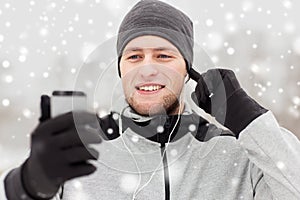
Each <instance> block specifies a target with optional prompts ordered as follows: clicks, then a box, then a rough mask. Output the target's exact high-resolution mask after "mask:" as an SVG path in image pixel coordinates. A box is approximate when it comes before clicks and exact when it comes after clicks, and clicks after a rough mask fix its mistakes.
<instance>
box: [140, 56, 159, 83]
mask: <svg viewBox="0 0 300 200" xmlns="http://www.w3.org/2000/svg"><path fill="white" fill-rule="evenodd" d="M157 67H158V66H157V64H156V63H155V61H154V60H153V58H152V57H151V56H146V57H145V59H144V62H143V63H142V66H141V67H140V68H139V73H140V75H141V76H142V77H144V78H147V77H151V76H156V75H157V74H158V68H157Z"/></svg>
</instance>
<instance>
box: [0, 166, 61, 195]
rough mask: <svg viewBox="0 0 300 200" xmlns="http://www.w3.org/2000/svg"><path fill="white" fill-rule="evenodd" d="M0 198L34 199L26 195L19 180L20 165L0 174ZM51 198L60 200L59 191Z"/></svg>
mask: <svg viewBox="0 0 300 200" xmlns="http://www.w3.org/2000/svg"><path fill="white" fill-rule="evenodd" d="M0 199H1V200H34V199H32V198H31V197H30V196H28V195H27V193H26V192H25V189H24V187H23V185H22V181H21V173H20V167H18V168H15V169H10V170H8V171H6V172H4V173H3V174H2V175H1V176H0ZM51 200H61V198H60V192H58V194H57V195H56V196H55V197H53V198H52V199H51Z"/></svg>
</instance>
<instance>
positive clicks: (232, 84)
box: [189, 68, 267, 138]
mask: <svg viewBox="0 0 300 200" xmlns="http://www.w3.org/2000/svg"><path fill="white" fill-rule="evenodd" d="M189 76H190V78H191V79H193V80H195V81H196V82H197V86H196V88H195V91H194V92H193V93H192V99H193V101H194V102H195V103H196V104H197V105H198V106H199V107H200V108H202V109H203V110H204V111H205V112H207V113H208V114H211V115H212V116H213V117H215V118H216V120H217V121H218V122H220V123H221V124H223V125H224V126H225V127H227V128H228V129H230V130H231V131H232V132H233V133H234V134H235V136H236V138H238V136H239V133H240V132H241V131H242V130H243V129H244V128H245V127H246V126H247V125H248V124H249V123H250V122H252V121H253V120H254V119H255V118H257V117H258V116H260V115H261V114H263V113H265V112H267V110H266V109H265V108H263V107H262V106H260V105H259V104H258V103H257V102H256V101H255V100H253V99H252V98H251V97H250V96H248V95H247V94H246V92H245V91H244V90H243V89H242V88H241V87H240V84H239V82H238V80H237V78H236V76H235V74H234V72H233V71H231V70H228V69H210V70H208V71H207V72H205V73H203V74H201V75H200V74H199V73H198V72H197V71H195V70H194V69H193V68H191V70H190V71H189Z"/></svg>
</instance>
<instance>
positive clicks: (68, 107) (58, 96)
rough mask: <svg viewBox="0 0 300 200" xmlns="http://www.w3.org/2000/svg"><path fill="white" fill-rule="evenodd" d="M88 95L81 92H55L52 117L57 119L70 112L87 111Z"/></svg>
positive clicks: (52, 102)
mask: <svg viewBox="0 0 300 200" xmlns="http://www.w3.org/2000/svg"><path fill="white" fill-rule="evenodd" d="M86 110H87V99H86V94H85V93H84V92H81V91H53V93H52V97H51V116H52V117H55V116H58V115H61V114H64V113H67V112H70V111H86Z"/></svg>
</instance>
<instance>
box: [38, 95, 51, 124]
mask: <svg viewBox="0 0 300 200" xmlns="http://www.w3.org/2000/svg"><path fill="white" fill-rule="evenodd" d="M50 106H51V105H50V97H49V96H48V95H42V96H41V102H40V108H41V115H40V118H39V121H40V122H44V121H46V120H47V119H50V118H51V111H50Z"/></svg>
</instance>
